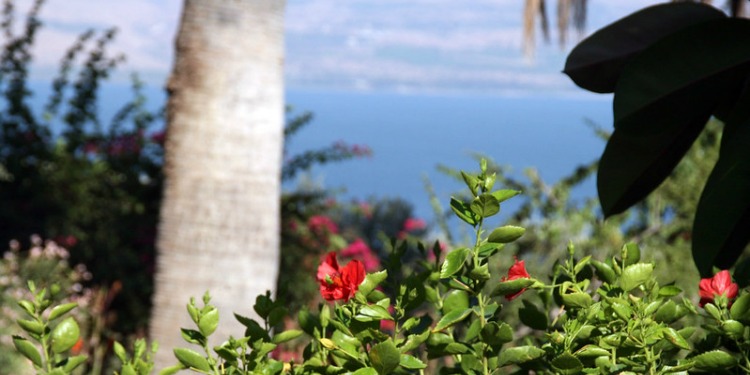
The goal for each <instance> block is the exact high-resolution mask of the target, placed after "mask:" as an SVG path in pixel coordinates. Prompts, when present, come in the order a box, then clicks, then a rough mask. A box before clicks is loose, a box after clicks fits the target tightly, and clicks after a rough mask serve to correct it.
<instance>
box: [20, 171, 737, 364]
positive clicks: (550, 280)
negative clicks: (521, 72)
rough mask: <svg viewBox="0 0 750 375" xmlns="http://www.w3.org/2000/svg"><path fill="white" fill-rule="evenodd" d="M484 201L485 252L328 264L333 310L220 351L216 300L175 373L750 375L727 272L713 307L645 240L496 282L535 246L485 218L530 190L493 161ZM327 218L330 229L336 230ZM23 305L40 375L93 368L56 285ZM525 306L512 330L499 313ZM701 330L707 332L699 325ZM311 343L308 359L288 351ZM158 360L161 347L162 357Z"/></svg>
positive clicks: (476, 179)
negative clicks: (692, 293)
mask: <svg viewBox="0 0 750 375" xmlns="http://www.w3.org/2000/svg"><path fill="white" fill-rule="evenodd" d="M463 176H464V181H465V183H466V185H467V187H468V190H469V191H470V192H471V196H472V198H471V199H470V200H461V199H458V198H453V199H452V200H451V204H450V205H451V208H452V210H453V212H454V214H455V215H456V216H457V217H458V218H460V219H461V220H462V221H464V222H465V223H467V224H468V225H469V226H470V227H471V228H472V231H473V232H474V234H475V238H474V241H473V243H472V245H471V246H467V247H458V248H455V249H452V250H450V251H448V252H447V253H446V254H445V255H444V256H443V249H442V248H441V245H440V244H439V243H434V244H433V245H432V246H429V247H428V246H425V245H423V244H421V243H416V244H413V246H415V247H416V248H417V251H418V252H419V253H420V255H421V257H422V258H421V260H420V261H418V262H415V263H413V264H410V263H405V262H402V261H401V259H402V258H403V257H404V256H405V254H406V252H407V249H408V248H409V241H410V240H408V239H407V240H399V239H393V240H391V242H390V245H389V248H390V249H391V251H390V253H389V254H388V256H387V257H386V258H385V259H383V260H382V263H381V266H382V267H383V270H381V271H372V272H368V271H367V270H366V266H365V264H364V262H363V261H361V260H357V259H354V260H350V261H348V262H347V263H343V262H342V263H340V262H339V256H340V255H341V252H329V253H328V254H326V255H325V256H324V257H323V258H322V259H321V261H320V263H319V265H318V267H317V272H316V273H315V274H311V275H310V276H309V277H310V279H309V280H310V283H314V284H315V285H317V289H318V291H319V292H320V295H321V297H322V299H323V301H322V302H321V303H320V304H319V305H318V306H317V307H316V308H314V309H306V308H304V309H302V310H300V311H299V313H298V314H297V316H296V318H297V322H298V325H297V326H293V327H287V328H285V329H274V327H277V326H279V324H280V323H281V322H282V321H284V320H285V319H287V318H288V314H287V312H288V310H287V308H286V303H285V301H280V300H274V299H273V298H272V296H271V295H270V293H268V294H266V295H261V296H258V297H257V299H256V301H255V305H254V310H255V312H256V313H257V314H258V316H260V321H256V320H253V319H250V318H247V317H244V316H240V315H237V314H235V315H234V318H235V319H237V320H238V321H239V322H240V323H242V325H244V326H245V331H244V332H238V335H237V337H230V338H227V339H226V341H224V342H223V343H222V344H220V345H218V346H214V347H211V346H209V344H208V342H209V340H208V338H209V337H210V336H211V335H212V334H213V333H214V331H215V330H216V327H217V326H218V324H219V323H220V313H219V311H218V310H217V309H216V308H215V307H214V306H212V305H211V299H210V295H209V294H208V293H206V295H204V296H203V298H202V301H200V302H198V301H196V300H191V301H190V302H189V304H188V305H187V311H186V313H187V314H189V316H190V317H191V318H192V321H193V322H194V323H195V326H194V327H185V328H183V330H182V336H183V338H184V339H185V341H186V347H184V348H177V349H174V355H175V365H173V366H171V367H168V368H166V369H163V370H161V372H160V374H173V373H177V372H180V371H183V370H186V371H193V372H197V373H203V374H256V373H262V374H282V373H285V374H350V373H351V374H358V375H376V374H380V375H382V374H393V373H396V374H399V373H402V374H408V373H440V374H490V373H535V374H547V373H548V374H634V373H644V374H667V373H687V372H690V373H693V372H695V373H699V372H703V373H721V372H724V373H738V374H739V373H748V372H749V371H750V293H748V292H747V291H744V290H743V291H740V289H739V287H738V286H737V284H736V283H734V282H733V281H732V276H731V274H730V273H729V271H727V270H722V271H720V272H718V273H716V274H715V275H714V276H713V277H711V278H706V279H703V280H701V281H700V283H699V286H700V296H701V298H700V300H699V301H694V300H690V299H688V298H685V297H682V296H681V295H682V290H681V288H680V287H678V286H677V285H674V284H673V283H670V282H666V283H664V282H661V281H659V280H656V278H655V277H654V270H655V267H656V265H655V264H653V263H645V262H642V261H641V259H640V249H639V247H638V246H637V245H635V244H632V243H630V244H625V245H624V246H623V247H622V249H621V250H620V251H619V252H618V253H617V254H614V255H612V256H611V257H607V258H606V259H600V260H597V259H594V258H592V257H591V256H584V257H579V256H578V255H577V254H576V250H575V248H574V246H573V245H572V244H570V245H569V246H568V247H567V254H566V256H565V257H564V258H563V259H560V260H558V262H556V264H555V265H554V267H553V268H552V269H551V270H550V272H549V273H548V274H547V275H533V274H529V273H528V272H527V270H526V267H525V260H523V259H516V260H514V261H513V262H512V263H510V264H506V265H505V266H504V267H503V268H505V269H507V274H505V275H503V276H498V275H493V274H492V272H491V271H490V267H489V264H490V263H493V262H495V261H496V259H497V257H496V255H497V254H498V253H500V252H502V251H504V250H505V248H506V247H507V248H509V249H510V248H512V246H513V242H514V241H516V240H517V239H519V238H521V237H522V236H523V235H524V229H523V228H521V227H518V226H514V225H504V226H500V227H491V226H488V225H487V221H486V219H487V218H490V217H492V216H494V215H496V214H497V213H498V212H499V209H500V205H501V204H502V203H503V202H504V201H506V200H507V199H509V198H512V197H513V196H515V195H517V194H519V192H518V191H516V190H508V189H501V190H493V185H494V181H495V179H496V176H495V175H494V174H490V173H487V169H486V163H482V164H481V168H480V172H479V173H478V174H468V173H463ZM317 220H319V221H320V224H321V228H323V230H327V231H330V230H331V229H332V227H331V226H330V225H331V223H329V222H328V221H327V220H321V219H317ZM31 288H32V295H33V297H32V298H31V299H29V300H21V301H20V302H19V305H20V306H21V307H22V308H23V310H24V311H25V313H26V315H27V317H26V318H24V319H19V320H18V323H19V326H20V328H21V329H22V330H23V331H24V335H17V336H14V338H13V342H14V344H15V346H16V349H17V350H18V352H20V353H21V354H22V355H23V356H25V357H26V358H28V360H29V361H30V362H31V363H32V364H33V365H34V367H35V368H36V369H37V372H38V373H39V374H47V373H55V374H67V373H71V372H72V371H73V368H74V367H76V366H77V365H76V363H81V362H82V361H84V360H85V359H83V357H81V356H80V355H78V356H76V355H73V354H72V353H71V350H72V349H73V348H74V346H75V343H76V342H77V340H78V335H79V332H78V327H77V325H76V324H75V320H73V319H69V318H65V315H66V314H68V313H69V312H70V311H72V310H74V309H75V308H76V306H75V304H70V303H67V304H62V305H54V304H51V303H50V302H49V301H48V300H47V298H46V297H45V296H46V294H45V293H46V291H45V290H44V289H42V290H39V289H36V288H35V286H33V285H32V286H31ZM503 309H512V310H516V311H517V315H518V318H519V320H520V322H521V323H522V324H521V325H518V326H511V325H510V324H508V323H507V322H506V321H504V320H503V319H502V318H501V316H502V315H501V314H500V311H501V310H503ZM695 322H699V324H695ZM292 340H302V341H304V342H305V345H304V350H303V352H302V354H301V356H300V357H299V358H281V357H280V356H279V355H278V354H279V353H278V351H277V349H278V348H279V346H280V345H283V344H284V343H286V342H289V341H292ZM114 350H115V353H116V354H117V357H118V358H120V360H121V362H122V365H121V371H120V373H121V374H148V373H149V372H150V371H151V367H152V365H153V364H152V363H151V362H150V360H149V357H150V353H151V351H150V350H148V349H147V348H146V344H145V343H144V342H142V341H140V342H138V343H136V345H135V349H134V351H133V352H132V353H133V354H132V355H131V354H128V353H127V352H126V350H125V349H124V347H123V346H122V345H120V344H115V345H114ZM151 350H155V348H153V347H152V349H151Z"/></svg>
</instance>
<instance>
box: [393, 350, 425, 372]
mask: <svg viewBox="0 0 750 375" xmlns="http://www.w3.org/2000/svg"><path fill="white" fill-rule="evenodd" d="M399 365H401V367H403V368H405V369H408V370H421V369H423V368H426V367H427V365H426V364H425V363H424V362H422V361H421V360H419V359H418V358H416V357H414V356H411V355H408V354H401V361H400V362H399Z"/></svg>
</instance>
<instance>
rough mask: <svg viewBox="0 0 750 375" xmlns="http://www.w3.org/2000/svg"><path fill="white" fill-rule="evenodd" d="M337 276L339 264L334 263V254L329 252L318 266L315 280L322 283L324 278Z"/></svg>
mask: <svg viewBox="0 0 750 375" xmlns="http://www.w3.org/2000/svg"><path fill="white" fill-rule="evenodd" d="M337 275H339V263H338V262H337V261H336V253H335V252H333V251H332V252H330V253H328V254H327V255H326V258H325V260H323V263H321V264H320V266H318V275H317V279H318V281H319V282H321V283H324V282H325V280H326V276H331V277H333V276H337Z"/></svg>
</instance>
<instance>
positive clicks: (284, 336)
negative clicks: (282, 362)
mask: <svg viewBox="0 0 750 375" xmlns="http://www.w3.org/2000/svg"><path fill="white" fill-rule="evenodd" d="M300 336H302V331H300V330H298V329H290V330H287V331H284V332H279V333H277V334H275V335H273V338H272V339H271V342H273V343H274V344H281V343H282V342H287V341H290V340H294V339H296V338H297V337H300Z"/></svg>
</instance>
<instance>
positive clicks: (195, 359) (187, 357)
mask: <svg viewBox="0 0 750 375" xmlns="http://www.w3.org/2000/svg"><path fill="white" fill-rule="evenodd" d="M174 356H175V357H176V358H177V360H178V361H180V363H182V364H183V365H185V367H188V368H194V369H197V370H200V371H203V372H210V371H211V366H210V365H209V364H208V361H207V360H206V358H204V357H203V356H202V355H200V354H198V352H196V351H194V350H191V349H186V348H175V349H174Z"/></svg>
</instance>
